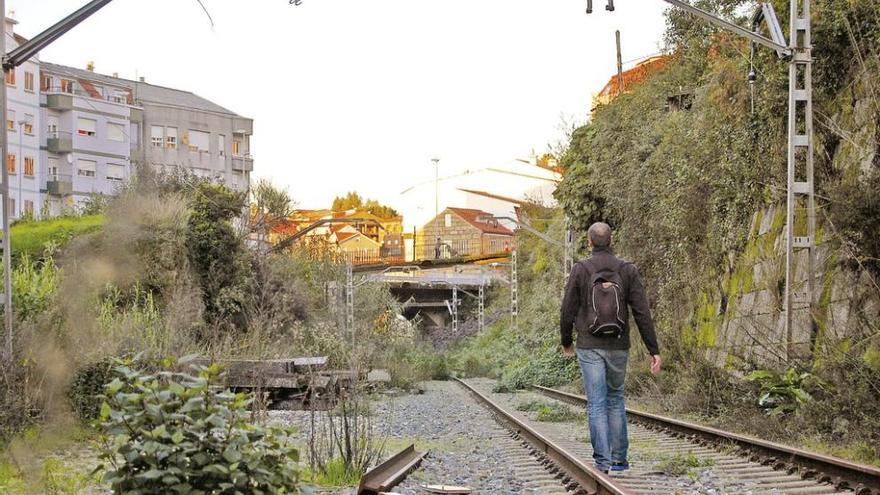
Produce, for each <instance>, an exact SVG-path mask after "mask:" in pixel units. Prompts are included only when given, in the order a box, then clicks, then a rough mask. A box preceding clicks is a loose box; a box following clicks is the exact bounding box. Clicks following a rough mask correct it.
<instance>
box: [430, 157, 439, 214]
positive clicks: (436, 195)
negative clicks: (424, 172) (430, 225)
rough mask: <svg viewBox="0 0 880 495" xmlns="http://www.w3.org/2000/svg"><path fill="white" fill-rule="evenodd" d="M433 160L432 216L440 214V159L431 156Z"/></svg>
mask: <svg viewBox="0 0 880 495" xmlns="http://www.w3.org/2000/svg"><path fill="white" fill-rule="evenodd" d="M431 161H432V162H434V218H435V219H436V218H437V215H439V214H440V159H439V158H431Z"/></svg>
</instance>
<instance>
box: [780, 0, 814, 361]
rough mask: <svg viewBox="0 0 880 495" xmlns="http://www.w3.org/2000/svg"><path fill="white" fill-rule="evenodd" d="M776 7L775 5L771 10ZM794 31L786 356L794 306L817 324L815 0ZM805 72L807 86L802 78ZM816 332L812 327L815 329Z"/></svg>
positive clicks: (795, 8) (799, 14)
mask: <svg viewBox="0 0 880 495" xmlns="http://www.w3.org/2000/svg"><path fill="white" fill-rule="evenodd" d="M771 8H772V7H771ZM790 25H791V33H790V39H789V48H790V49H791V60H790V62H789V70H788V177H787V182H788V188H787V197H786V203H787V208H786V229H785V230H786V247H787V249H786V253H785V336H786V339H787V345H786V356H787V358H788V359H791V358H793V357H794V355H795V349H794V340H795V339H794V330H793V325H792V316H793V315H792V313H793V311H794V310H795V309H797V308H795V306H794V304H795V303H800V304H806V305H807V307H808V308H809V309H810V314H811V325H815V313H814V312H813V309H815V308H814V305H815V295H816V288H815V283H816V281H815V276H814V269H815V266H814V260H815V254H816V253H815V242H816V202H815V180H814V175H813V172H814V171H813V58H812V39H811V35H812V32H811V28H810V0H791V24H790ZM801 73H802V74H803V83H802V84H803V85H801V82H800V81H799V80H798V79H799V77H798V75H799V74H801ZM799 108H802V109H803V112H804V113H803V129H804V133H803V134H801V133H800V130H799V127H800V126H799V121H798V111H799ZM801 200H803V201H805V202H806V214H807V232H806V236H804V235H803V233H800V234H801V235H795V234H796V233H795V226H796V225H797V222H796V214H797V212H796V211H795V210H796V208H797V205H798V203H799V202H800V201H801ZM795 250H798V251H801V250H806V251H807V274H806V275H807V286H806V290H805V291H802V292H794V287H793V285H794V283H793V282H794V280H793V278H794V277H793V266H792V265H793V261H794V256H795V252H796V251H795ZM811 331H812V329H811Z"/></svg>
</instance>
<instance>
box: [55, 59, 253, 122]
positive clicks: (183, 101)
mask: <svg viewBox="0 0 880 495" xmlns="http://www.w3.org/2000/svg"><path fill="white" fill-rule="evenodd" d="M40 65H41V66H42V67H43V68H44V69H45V70H47V71H49V72H53V73H57V74H64V75H67V76H70V77H73V78H77V79H88V80H90V81H94V82H98V83H101V84H107V85H111V86H120V87H124V88H128V89H131V90H132V91H134V93H135V96H136V98H137V100H139V101H144V102H147V103H156V104H160V105H171V106H177V107H185V108H195V109H197V110H203V111H206V112H214V113H222V114H227V115H232V116H239V115H238V114H236V113H235V112H233V111H232V110H229V109H227V108H224V107H221V106H220V105H218V104H216V103H214V102H212V101H210V100H207V99H205V98H202V97H201V96H199V95H197V94H195V93H191V92H189V91H183V90H180V89H173V88H166V87H164V86H157V85H155V84H149V83H145V82H140V81H132V80H130V79H124V78H121V77H113V76H107V75H104V74H99V73H97V72H92V71H88V70H83V69H77V68H75V67H68V66H66V65H60V64H53V63H50V62H42V61H41V62H40Z"/></svg>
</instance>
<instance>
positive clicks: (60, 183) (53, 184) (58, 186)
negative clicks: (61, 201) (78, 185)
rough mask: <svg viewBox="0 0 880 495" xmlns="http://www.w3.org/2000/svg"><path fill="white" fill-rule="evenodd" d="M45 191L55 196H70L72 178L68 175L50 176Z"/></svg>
mask: <svg viewBox="0 0 880 495" xmlns="http://www.w3.org/2000/svg"><path fill="white" fill-rule="evenodd" d="M46 190H47V192H48V193H49V194H52V195H55V196H66V195H68V194H72V193H73V176H72V175H70V174H50V175H49V177H48V180H47V182H46Z"/></svg>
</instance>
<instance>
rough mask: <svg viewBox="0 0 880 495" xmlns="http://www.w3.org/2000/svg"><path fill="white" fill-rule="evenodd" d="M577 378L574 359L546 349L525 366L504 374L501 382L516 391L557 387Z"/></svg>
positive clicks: (578, 372) (578, 373)
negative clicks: (533, 387) (534, 387)
mask: <svg viewBox="0 0 880 495" xmlns="http://www.w3.org/2000/svg"><path fill="white" fill-rule="evenodd" d="M579 376H580V368H578V364H577V360H576V359H571V358H566V357H565V356H563V355H562V353H560V352H559V351H558V350H557V349H555V348H548V349H546V350H545V351H544V352H543V354H541V355H540V356H538V357H537V358H535V359H533V360H531V361H529V362H528V363H526V364H525V366H523V367H520V368H515V369H513V370H512V371H510V372H509V373H507V374H505V375H504V376H503V377H502V381H503V382H504V383H505V385H506V386H507V387H508V388H510V389H515V390H516V389H524V388H528V387H530V386H532V385H541V386H542V387H557V386H559V385H565V384H568V383H571V382H573V381H575V380H577V379H578V377H579Z"/></svg>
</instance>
